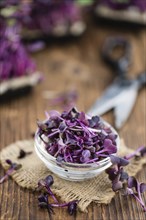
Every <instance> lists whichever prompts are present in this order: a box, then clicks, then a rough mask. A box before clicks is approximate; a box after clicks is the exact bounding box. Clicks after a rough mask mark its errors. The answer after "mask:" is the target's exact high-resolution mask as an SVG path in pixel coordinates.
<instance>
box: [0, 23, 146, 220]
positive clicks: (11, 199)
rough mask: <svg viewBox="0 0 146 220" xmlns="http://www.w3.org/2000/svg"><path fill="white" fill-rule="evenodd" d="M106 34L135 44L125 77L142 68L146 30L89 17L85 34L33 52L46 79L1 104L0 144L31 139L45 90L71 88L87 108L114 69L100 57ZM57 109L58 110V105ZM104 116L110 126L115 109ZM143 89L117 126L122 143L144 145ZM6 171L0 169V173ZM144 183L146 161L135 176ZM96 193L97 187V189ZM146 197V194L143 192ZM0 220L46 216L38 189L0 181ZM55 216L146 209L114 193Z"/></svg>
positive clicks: (113, 218) (138, 215)
mask: <svg viewBox="0 0 146 220" xmlns="http://www.w3.org/2000/svg"><path fill="white" fill-rule="evenodd" d="M109 35H122V36H126V37H127V38H128V39H129V41H130V42H131V44H132V46H133V55H132V65H131V67H130V69H129V76H130V77H135V76H136V75H137V74H138V73H140V72H141V71H143V70H144V69H146V30H144V29H137V28H131V27H128V28H126V27H121V26H120V25H119V26H108V25H106V26H102V25H101V24H95V23H94V22H90V23H89V26H88V30H87V31H86V33H85V34H84V35H83V36H82V37H80V38H77V39H66V40H54V41H52V40H51V41H49V42H48V47H47V48H46V49H45V50H43V51H42V52H39V53H36V54H35V55H33V57H34V59H35V60H36V62H37V66H38V69H39V70H40V71H42V72H43V73H44V74H45V80H44V82H43V83H42V84H40V85H38V86H37V87H36V88H35V89H34V91H33V93H31V94H30V95H28V96H25V97H22V98H19V99H15V100H13V101H8V102H7V103H3V104H1V105H0V148H1V149H2V148H4V147H5V146H6V145H8V144H11V143H12V142H15V141H17V140H23V139H26V138H28V139H29V138H30V137H31V134H32V133H33V132H34V131H35V130H36V119H37V118H39V119H44V117H45V116H44V111H45V110H49V109H51V108H52V107H51V106H50V104H49V101H48V100H47V99H45V98H44V97H43V92H44V91H48V92H52V91H53V92H56V91H57V92H64V91H67V90H69V89H70V88H75V89H76V90H77V91H78V94H79V97H78V101H77V107H78V109H79V110H83V111H87V110H88V108H89V107H90V106H91V104H92V103H93V102H94V101H95V99H96V98H97V96H100V95H101V94H102V92H103V91H104V89H105V88H106V87H107V86H108V85H109V84H110V83H111V82H112V80H113V78H114V74H112V70H110V68H109V67H108V66H107V65H105V63H104V62H103V60H102V59H101V56H100V50H101V46H102V45H103V42H104V40H105V38H106V37H107V36H109ZM56 109H58V110H61V107H59V106H57V107H56ZM103 117H104V119H105V120H107V121H108V122H110V123H111V124H112V125H114V116H113V112H109V113H107V114H105V115H104V116H103ZM145 119H146V90H145V89H143V90H142V91H141V92H140V93H139V96H138V98H137V101H136V105H135V107H134V109H133V112H132V114H131V116H130V118H129V120H128V121H127V123H126V124H125V126H124V127H123V128H122V129H121V130H120V131H119V134H120V136H121V137H123V138H124V140H125V142H126V144H127V145H128V146H129V147H131V148H133V149H136V148H137V147H138V146H140V145H143V144H146V120H145ZM2 175H4V170H3V169H2V167H1V168H0V176H2ZM137 177H138V179H139V180H140V181H145V182H146V166H145V167H143V170H142V171H141V172H140V173H139V174H138V175H137ZM95 193H96V192H95ZM143 198H144V201H145V202H146V193H145V195H144V196H143ZM0 199H1V204H0V209H1V210H0V211H1V213H0V219H1V220H10V219H13V220H15V219H16V220H17V219H18V220H46V219H49V216H48V213H47V211H46V210H40V209H39V208H38V204H37V194H36V193H33V192H31V191H28V190H24V189H21V188H20V187H19V186H18V185H16V184H15V182H14V181H13V180H12V179H9V180H8V181H7V182H5V183H4V184H2V185H0ZM52 219H53V220H62V219H64V220H71V219H72V220H73V219H74V220H91V219H92V220H122V219H123V220H144V219H146V214H144V212H143V211H142V209H141V207H140V205H139V204H137V203H136V202H135V201H134V200H133V199H132V198H126V197H123V196H121V195H118V194H117V195H116V196H115V198H114V199H113V200H112V202H111V203H110V204H109V205H103V204H102V205H100V204H91V205H90V206H89V208H88V213H81V212H77V215H76V217H70V216H69V215H68V214H67V213H66V210H65V209H56V212H55V215H54V216H52Z"/></svg>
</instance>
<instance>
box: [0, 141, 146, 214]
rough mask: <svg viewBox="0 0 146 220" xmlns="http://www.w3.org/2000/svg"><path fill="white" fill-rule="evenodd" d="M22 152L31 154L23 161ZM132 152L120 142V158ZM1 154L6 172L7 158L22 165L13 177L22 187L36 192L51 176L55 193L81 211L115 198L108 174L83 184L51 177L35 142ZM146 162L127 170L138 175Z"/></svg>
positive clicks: (134, 164)
mask: <svg viewBox="0 0 146 220" xmlns="http://www.w3.org/2000/svg"><path fill="white" fill-rule="evenodd" d="M20 149H24V150H25V151H26V152H27V151H29V152H30V151H32V154H29V155H27V156H26V157H25V158H23V159H18V158H17V157H18V155H19V151H20ZM131 152H132V150H131V149H129V148H127V147H126V146H125V145H124V143H123V141H121V146H120V150H119V155H120V156H124V155H126V154H129V153H131ZM0 153H1V154H0V162H1V164H2V166H3V168H4V169H7V168H8V165H7V164H6V162H5V160H6V159H10V160H12V161H13V162H17V163H20V164H22V168H21V169H20V170H18V171H15V172H14V173H13V175H12V178H13V179H14V180H15V182H16V183H17V184H18V185H19V186H21V187H23V188H27V189H32V190H35V189H36V188H37V182H38V180H39V179H41V178H44V177H46V176H47V175H49V174H51V175H53V177H54V184H53V186H52V190H53V192H54V193H56V195H58V196H60V198H61V200H63V201H66V202H68V201H71V200H74V199H78V200H79V204H78V206H79V208H80V210H81V211H86V208H87V206H88V205H89V204H90V203H91V202H93V201H94V202H96V203H104V204H108V203H109V202H110V201H111V199H112V198H113V197H114V195H115V193H114V192H113V191H112V189H111V183H110V181H109V179H108V177H107V175H106V174H105V173H102V174H100V175H98V176H97V177H95V178H93V179H91V180H87V181H83V182H70V181H66V180H63V179H60V178H59V177H57V176H56V175H54V174H52V173H51V172H50V171H49V170H48V169H47V168H46V166H45V165H44V164H43V163H42V162H41V161H40V159H39V158H38V157H37V155H36V153H35V151H34V141H33V140H23V141H17V142H16V143H13V144H11V145H9V146H7V147H6V148H4V149H3V150H2V151H1V152H0ZM144 163H146V160H145V158H144V159H140V160H138V161H137V160H132V161H131V163H130V164H129V165H128V166H127V167H126V171H127V172H128V174H129V175H132V176H135V175H136V173H137V172H138V171H139V170H140V169H141V168H142V165H143V164H144Z"/></svg>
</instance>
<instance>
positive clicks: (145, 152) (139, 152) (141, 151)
mask: <svg viewBox="0 0 146 220" xmlns="http://www.w3.org/2000/svg"><path fill="white" fill-rule="evenodd" d="M145 155H146V147H144V146H142V147H139V148H138V149H137V150H135V151H134V152H133V153H131V154H129V155H127V156H125V157H124V158H125V159H127V160H130V159H132V158H139V157H143V156H145Z"/></svg>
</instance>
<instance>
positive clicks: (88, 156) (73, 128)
mask: <svg viewBox="0 0 146 220" xmlns="http://www.w3.org/2000/svg"><path fill="white" fill-rule="evenodd" d="M38 128H39V129H38V135H39V137H40V138H41V139H42V141H43V142H44V144H45V148H46V151H47V152H48V154H51V155H52V156H54V157H56V159H57V161H58V162H63V161H64V162H70V163H79V164H82V163H93V162H95V163H96V162H98V161H100V160H101V159H104V158H107V157H109V155H111V154H114V153H116V152H117V146H116V139H117V135H116V134H115V133H113V132H112V130H111V128H110V127H107V126H106V125H105V124H104V122H103V121H102V120H101V118H100V117H98V116H93V117H92V118H90V117H88V116H87V115H85V113H84V112H78V111H77V110H76V109H75V108H72V109H71V110H69V111H64V112H63V113H62V114H60V113H59V112H57V111H51V112H50V114H49V115H48V114H47V120H46V121H45V122H40V121H38Z"/></svg>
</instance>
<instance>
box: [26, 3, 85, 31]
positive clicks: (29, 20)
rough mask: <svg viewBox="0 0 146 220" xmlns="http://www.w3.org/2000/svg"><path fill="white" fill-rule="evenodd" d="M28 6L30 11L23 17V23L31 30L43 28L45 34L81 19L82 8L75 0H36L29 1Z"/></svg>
mask: <svg viewBox="0 0 146 220" xmlns="http://www.w3.org/2000/svg"><path fill="white" fill-rule="evenodd" d="M28 8H29V10H27V11H28V12H29V13H28V14H27V16H23V17H22V23H23V25H24V26H25V27H27V28H28V29H31V30H41V31H42V32H43V33H44V34H48V33H51V32H52V31H54V29H55V28H56V27H61V26H65V27H66V26H67V27H68V26H69V25H72V24H73V23H74V22H76V21H80V20H81V15H80V10H79V8H78V7H77V6H76V4H75V3H74V1H67V0H64V1H41V0H35V1H32V3H29V5H28Z"/></svg>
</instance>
